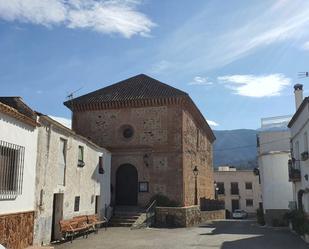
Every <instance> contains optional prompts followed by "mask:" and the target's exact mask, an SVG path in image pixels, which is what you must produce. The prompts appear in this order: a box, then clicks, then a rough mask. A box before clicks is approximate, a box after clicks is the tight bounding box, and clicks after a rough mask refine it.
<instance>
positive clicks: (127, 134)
mask: <svg viewBox="0 0 309 249" xmlns="http://www.w3.org/2000/svg"><path fill="white" fill-rule="evenodd" d="M133 133H134V132H133V129H132V128H131V127H129V128H125V129H124V130H123V132H122V135H123V136H124V137H125V138H130V137H132V136H133Z"/></svg>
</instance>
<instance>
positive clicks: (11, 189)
mask: <svg viewBox="0 0 309 249" xmlns="http://www.w3.org/2000/svg"><path fill="white" fill-rule="evenodd" d="M24 154H25V148H24V147H23V146H19V145H16V144H12V143H8V142H5V141H2V140H0V199H15V198H16V197H17V195H21V194H22V185H23V171H24Z"/></svg>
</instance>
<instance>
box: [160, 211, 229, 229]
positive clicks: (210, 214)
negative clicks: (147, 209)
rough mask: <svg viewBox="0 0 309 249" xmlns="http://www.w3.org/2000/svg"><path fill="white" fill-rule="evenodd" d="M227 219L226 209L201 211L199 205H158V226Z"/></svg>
mask: <svg viewBox="0 0 309 249" xmlns="http://www.w3.org/2000/svg"><path fill="white" fill-rule="evenodd" d="M216 219H225V210H216V211H200V208H199V206H189V207H157V208H156V218H155V220H156V222H155V224H156V226H157V227H190V226H194V225H197V224H200V223H202V222H206V221H209V220H216Z"/></svg>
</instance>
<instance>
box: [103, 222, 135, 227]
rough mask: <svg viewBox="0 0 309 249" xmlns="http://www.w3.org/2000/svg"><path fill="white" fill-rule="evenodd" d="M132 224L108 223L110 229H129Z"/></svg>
mask: <svg viewBox="0 0 309 249" xmlns="http://www.w3.org/2000/svg"><path fill="white" fill-rule="evenodd" d="M132 224H133V223H128V222H119V223H118V222H117V223H109V224H108V225H109V226H110V227H131V226H132Z"/></svg>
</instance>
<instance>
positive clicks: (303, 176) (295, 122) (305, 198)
mask: <svg viewBox="0 0 309 249" xmlns="http://www.w3.org/2000/svg"><path fill="white" fill-rule="evenodd" d="M302 91H303V86H302V85H301V84H296V85H295V86H294V93H295V103H296V112H295V114H294V116H293V117H292V119H291V121H290V122H289V125H288V126H289V128H290V130H291V149H292V153H291V154H292V158H291V160H290V163H289V179H290V182H292V183H293V199H294V201H295V206H297V208H298V209H300V210H303V211H304V212H305V213H306V214H307V216H309V156H308V153H309V150H308V135H309V97H306V98H305V99H303V96H302Z"/></svg>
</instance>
